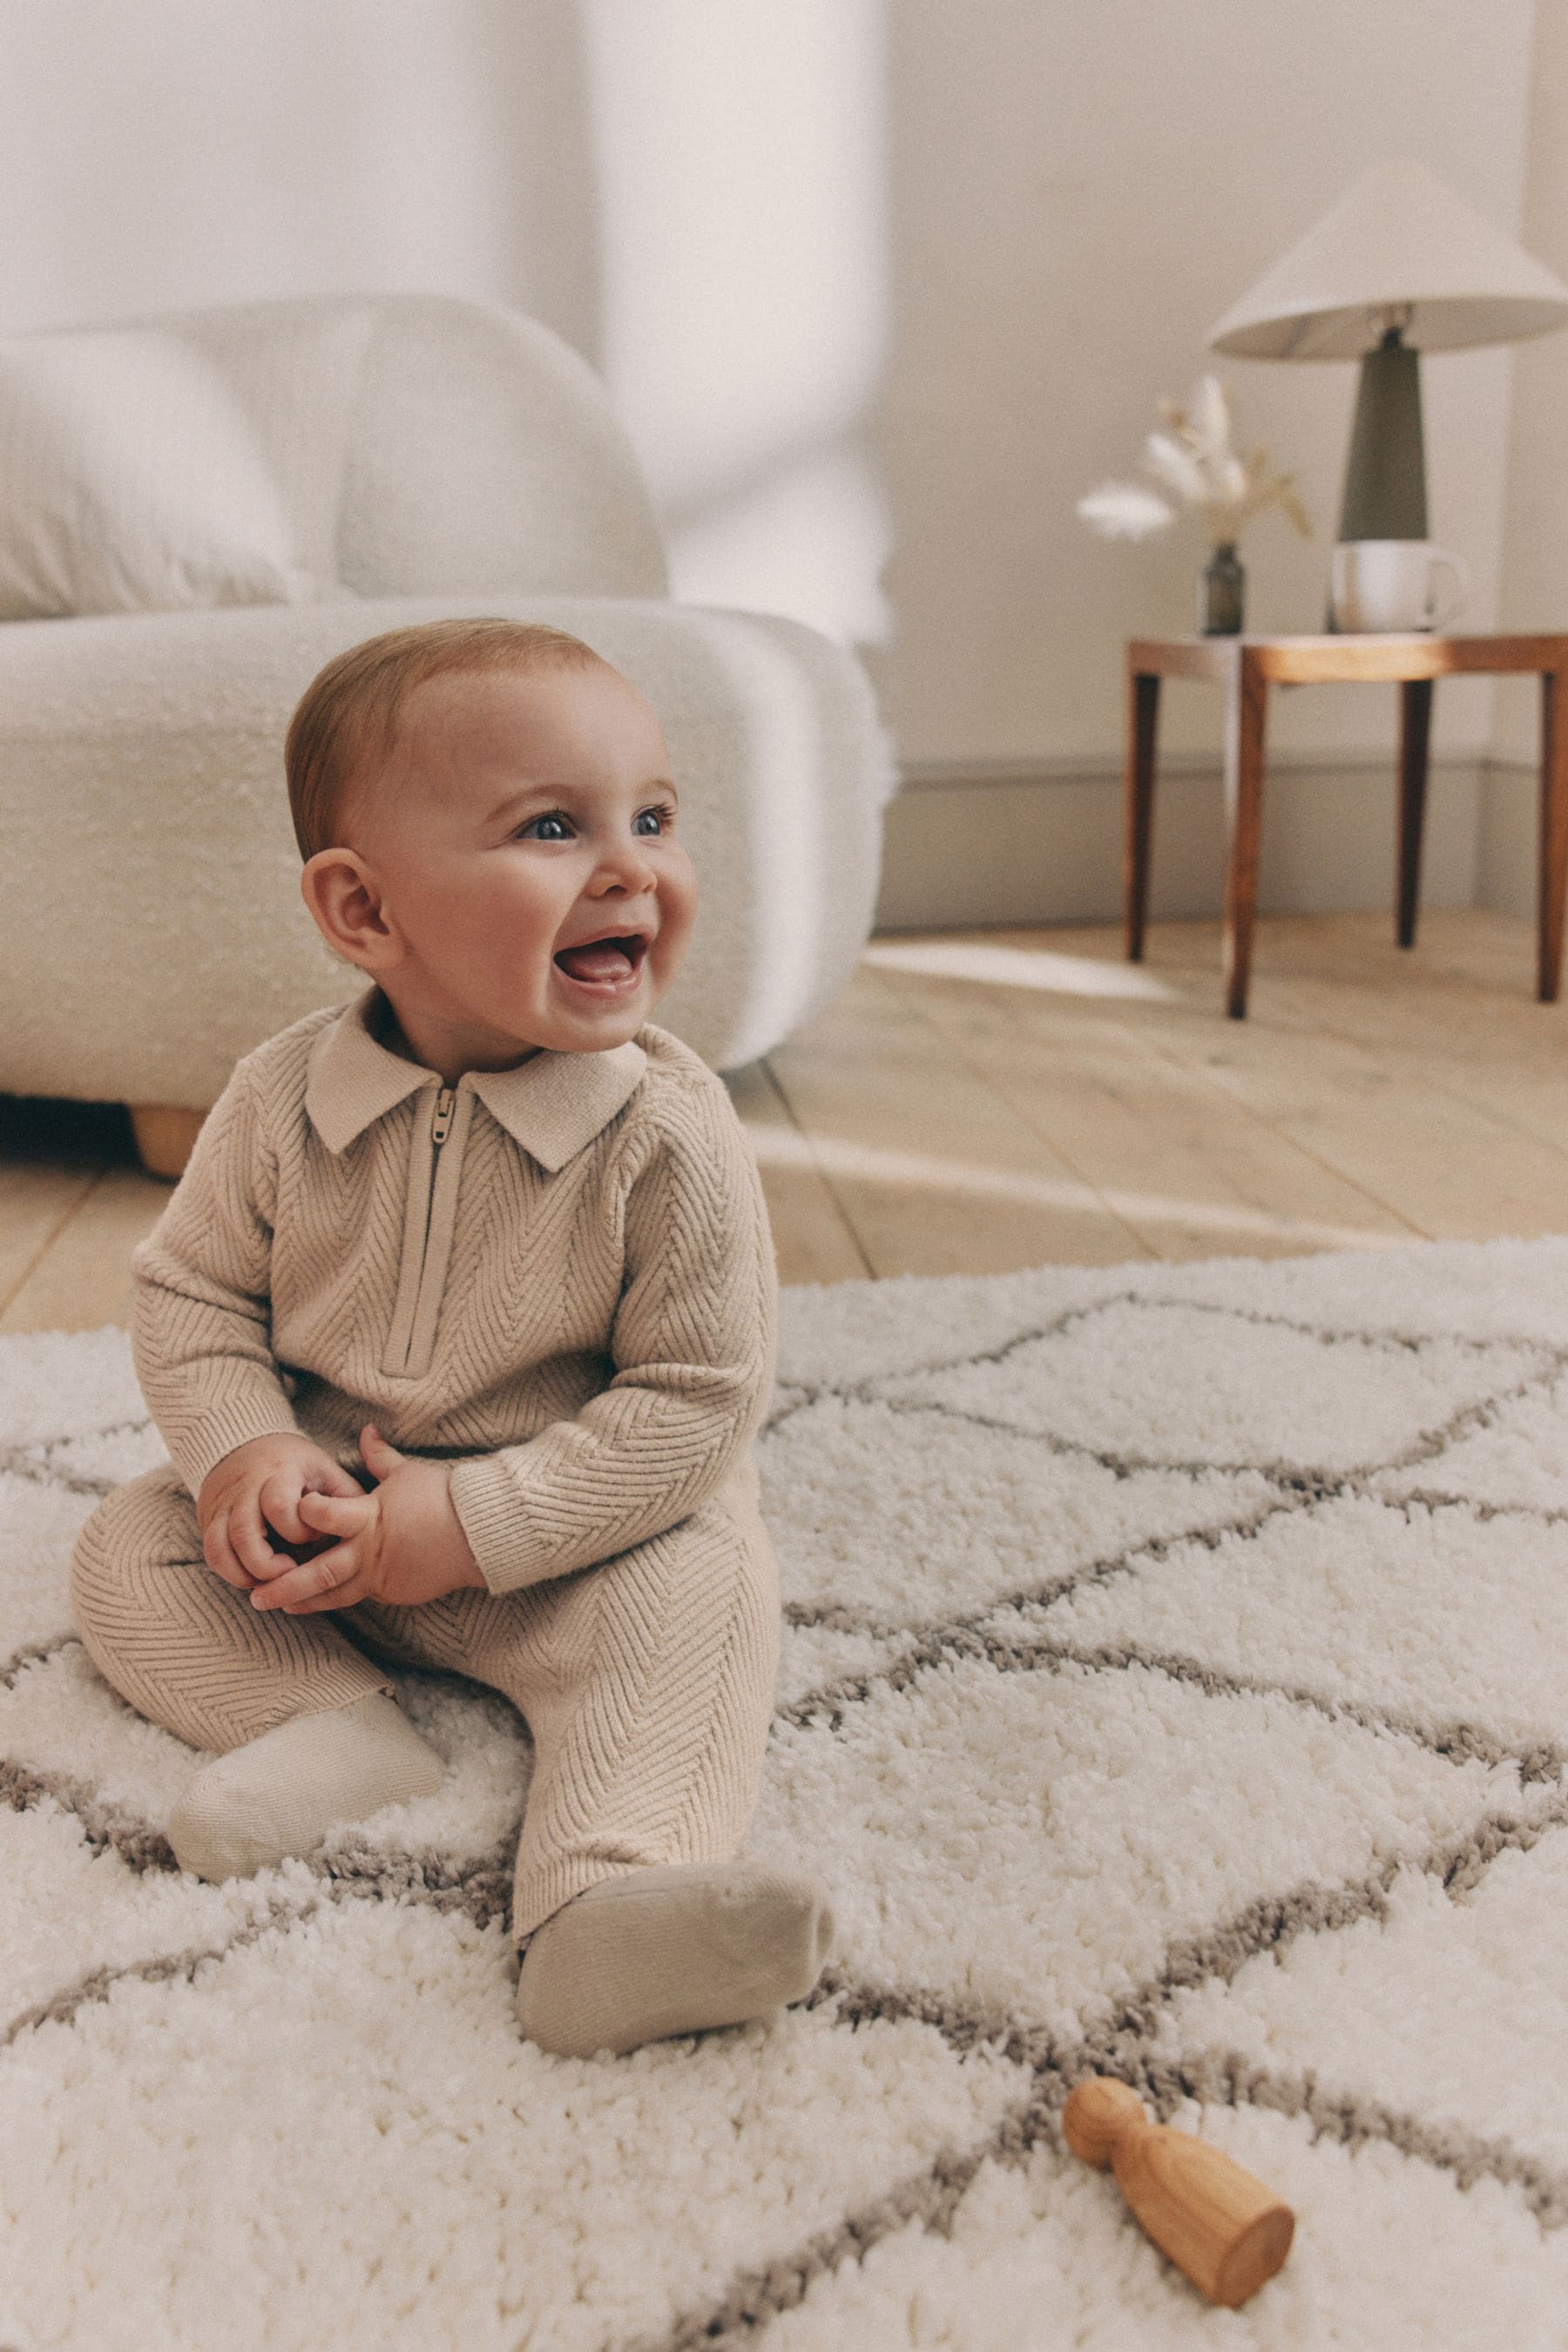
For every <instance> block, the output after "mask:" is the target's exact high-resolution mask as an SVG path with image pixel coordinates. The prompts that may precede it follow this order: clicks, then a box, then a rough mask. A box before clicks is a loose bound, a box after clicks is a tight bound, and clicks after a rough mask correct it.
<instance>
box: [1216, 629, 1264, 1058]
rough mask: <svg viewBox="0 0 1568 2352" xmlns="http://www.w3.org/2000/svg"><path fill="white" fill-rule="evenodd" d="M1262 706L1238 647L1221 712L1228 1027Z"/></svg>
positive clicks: (1244, 976) (1246, 936) (1257, 797)
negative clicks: (1227, 849) (1226, 839)
mask: <svg viewBox="0 0 1568 2352" xmlns="http://www.w3.org/2000/svg"><path fill="white" fill-rule="evenodd" d="M1267 710H1268V680H1267V679H1266V678H1265V677H1262V676H1261V675H1260V674H1259V671H1258V665H1257V662H1256V660H1255V659H1254V657H1253V656H1251V655H1250V654H1249V653H1248V652H1247V648H1246V647H1245V646H1237V650H1236V666H1235V667H1234V668H1233V669H1232V671H1231V674H1230V683H1229V686H1228V687H1227V688H1226V710H1225V810H1226V826H1227V830H1228V832H1229V835H1230V853H1229V856H1228V859H1227V861H1226V877H1225V997H1226V1003H1225V1009H1226V1012H1227V1013H1229V1015H1230V1017H1231V1019H1232V1020H1233V1021H1240V1020H1243V1019H1245V1017H1246V1014H1247V980H1248V978H1249V976H1250V974H1251V971H1252V919H1253V912H1254V909H1255V908H1256V906H1257V901H1258V845H1259V843H1260V842H1261V840H1262V835H1263V728H1264V719H1265V717H1266V715H1267Z"/></svg>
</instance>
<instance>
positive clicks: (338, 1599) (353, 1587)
mask: <svg viewBox="0 0 1568 2352" xmlns="http://www.w3.org/2000/svg"><path fill="white" fill-rule="evenodd" d="M369 1590H370V1588H369V1585H368V1584H367V1582H366V1580H365V1579H364V1578H363V1576H351V1577H350V1579H349V1580H348V1582H347V1583H346V1584H340V1585H339V1586H338V1587H337V1589H336V1591H332V1592H318V1593H317V1594H316V1595H315V1596H314V1598H313V1599H311V1600H310V1601H285V1602H284V1604H283V1613H284V1615H285V1616H286V1617H309V1616H310V1615H311V1614H312V1612H315V1611H318V1610H321V1609H352V1608H353V1604H354V1602H355V1601H363V1600H365V1599H366V1598H367V1596H368V1593H369Z"/></svg>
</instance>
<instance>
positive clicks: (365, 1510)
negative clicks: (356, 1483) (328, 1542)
mask: <svg viewBox="0 0 1568 2352" xmlns="http://www.w3.org/2000/svg"><path fill="white" fill-rule="evenodd" d="M373 1510H374V1504H372V1503H369V1502H367V1501H366V1499H365V1497H364V1496H363V1495H362V1494H361V1493H360V1492H359V1491H358V1489H357V1488H356V1489H355V1491H354V1495H353V1500H352V1501H351V1500H350V1498H349V1497H348V1496H346V1495H301V1496H300V1517H301V1518H302V1519H304V1520H305V1521H307V1523H308V1524H310V1525H311V1526H314V1527H318V1528H326V1529H327V1530H328V1531H329V1532H331V1530H332V1529H333V1528H345V1529H351V1530H352V1529H353V1528H362V1527H363V1525H364V1523H365V1521H366V1520H367V1519H368V1518H369V1517H370V1515H371V1512H372V1511H373Z"/></svg>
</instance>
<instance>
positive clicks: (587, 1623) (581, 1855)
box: [419, 1465, 832, 2055]
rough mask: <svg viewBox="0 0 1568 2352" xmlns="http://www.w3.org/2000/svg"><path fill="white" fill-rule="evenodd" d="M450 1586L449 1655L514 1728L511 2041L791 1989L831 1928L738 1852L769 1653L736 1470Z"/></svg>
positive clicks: (685, 2016)
mask: <svg viewBox="0 0 1568 2352" xmlns="http://www.w3.org/2000/svg"><path fill="white" fill-rule="evenodd" d="M451 1601H453V1602H457V1603H459V1604H461V1603H468V1604H475V1603H477V1604H478V1605H477V1607H474V1608H473V1610H472V1615H471V1621H470V1622H471V1628H472V1633H473V1636H474V1640H473V1643H472V1646H471V1647H470V1648H469V1649H468V1651H467V1653H466V1654H465V1655H464V1657H463V1660H462V1671H464V1672H465V1673H468V1674H471V1675H476V1676H478V1677H479V1679H481V1680H483V1681H485V1682H488V1683H492V1684H494V1685H496V1686H497V1687H498V1688H500V1689H501V1690H504V1691H505V1692H506V1693H507V1694H508V1696H510V1698H512V1699H513V1700H514V1702H515V1703H516V1705H517V1706H519V1707H521V1710H522V1713H523V1714H524V1716H525V1717H527V1719H528V1723H529V1727H530V1729H531V1733H532V1735H533V1742H534V1771H533V1781H532V1786H531V1790H530V1792H529V1799H528V1806H527V1811H526V1813H525V1817H524V1820H523V1825H522V1835H521V1841H520V1843H519V1847H518V1856H517V1870H516V1878H515V1885H514V1892H513V1903H512V1933H513V1936H514V1937H515V1938H516V1939H517V1940H518V1941H519V1942H521V1941H522V1939H523V1938H524V1937H531V1942H530V1944H529V1948H528V1951H527V1954H526V1957H525V1959H524V1964H523V1970H522V1975H521V1979H520V1983H519V1990H518V2014H519V2018H520V2020H521V2023H522V2027H523V2031H524V2032H526V2033H527V2034H528V2035H529V2036H530V2038H531V2040H534V2041H536V2042H540V2043H541V2044H542V2046H543V2047H544V2048H546V2049H551V2050H556V2051H561V2052H565V2053H573V2054H579V2055H586V2054H588V2053H590V2052H592V2051H594V2050H596V2049H600V2048H604V2047H609V2048H611V2049H616V2050H622V2049H630V2048H633V2047H635V2046H636V2044H637V2043H638V2042H644V2041H648V2040H652V2039H656V2038H658V2037H659V2036H661V2035H666V2034H672V2033H685V2032H694V2031H696V2030H698V2029H699V2028H700V2027H704V2026H710V2025H724V2024H731V2023H736V2022H739V2021H741V2020H742V2019H745V2018H749V2017H755V2016H760V2015H762V2014H763V2013H764V2012H766V2011H769V2010H772V2009H774V2008H776V2007H778V2006H779V2005H780V2004H781V2003H784V2002H786V2001H790V2000H801V1999H803V1998H804V1997H805V1994H806V1993H807V1992H808V1991H809V1990H810V1989H811V1987H812V1985H813V1984H814V1983H815V1982H816V1977H817V1974H818V1972H819V1970H820V1968H821V1964H822V1960H823V1958H824V1957H825V1955H826V1946H827V1942H828V1939H829V1937H830V1934H831V1926H832V1922H831V1918H830V1916H829V1914H828V1911H827V1907H826V1903H825V1902H824V1901H823V1899H822V1896H821V1893H820V1890H819V1889H818V1888H817V1886H816V1884H815V1882H814V1881H811V1880H806V1879H802V1878H800V1877H798V1876H796V1875H795V1874H784V1873H780V1872H777V1871H773V1870H771V1869H768V1868H766V1867H764V1866H763V1865H761V1864H754V1863H750V1862H744V1861H741V1860H738V1859H737V1858H736V1857H738V1856H739V1854H740V1852H741V1848H742V1843H743V1842H744V1839H745V1833H746V1830H747V1827H748V1825H749V1823H750V1822H751V1818H752V1812H753V1811H754V1810H755V1806H756V1800H757V1792H758V1788H759V1785H760V1782H761V1779H762V1769H763V1753H764V1750H765V1748H766V1745H767V1737H768V1729H769V1726H770V1723H771V1721H772V1718H773V1695H774V1678H775V1675H776V1671H777V1665H778V1650H779V1613H780V1612H779V1588H778V1568H777V1563H776V1561H775V1559H774V1558H773V1547H772V1544H771V1543H770V1541H769V1538H768V1534H767V1530H766V1528H765V1527H764V1526H763V1521H762V1518H761V1516H760V1514H759V1512H758V1510H757V1507H756V1485H755V1475H754V1472H752V1470H751V1469H750V1466H749V1465H748V1466H747V1468H746V1469H744V1470H742V1472H741V1473H740V1474H738V1475H737V1476H736V1477H735V1478H734V1479H732V1480H731V1481H730V1482H729V1483H728V1484H727V1486H725V1487H724V1488H723V1489H721V1493H720V1494H719V1495H717V1496H714V1497H712V1498H711V1499H710V1501H709V1502H708V1503H706V1504H704V1505H702V1506H701V1507H700V1508H699V1509H698V1510H696V1511H694V1512H693V1513H692V1514H691V1516H690V1517H689V1518H686V1519H683V1520H682V1521H681V1523H680V1525H679V1527H677V1528H671V1529H670V1530H669V1531H668V1534H665V1535H662V1536H658V1537H656V1538H653V1539H651V1540H650V1541H649V1542H647V1543H643V1544H638V1545H637V1546H636V1547H635V1548H634V1549H631V1550H630V1551H626V1552H623V1553H621V1554H619V1555H618V1556H617V1557H616V1559H611V1560H606V1561H604V1562H601V1563H600V1564H599V1565H598V1566H596V1567H595V1568H591V1569H584V1570H580V1571H579V1572H578V1573H577V1574H575V1575H573V1576H567V1577H558V1578H554V1579H552V1580H550V1581H549V1582H547V1583H545V1584H542V1585H534V1586H531V1587H530V1588H528V1589H527V1590H526V1591H522V1592H518V1593H513V1594H510V1595H508V1596H505V1597H504V1599H503V1600H502V1601H495V1600H493V1599H492V1600H490V1601H488V1602H487V1601H485V1599H484V1598H483V1596H480V1595H478V1594H476V1593H474V1592H471V1591H470V1592H464V1593H461V1594H454V1595H452V1596H451ZM447 1605H448V1604H446V1603H441V1604H437V1607H446V1606H447ZM419 1613H420V1615H421V1616H422V1617H423V1616H424V1615H425V1613H426V1612H423V1611H422V1612H419ZM450 1663H452V1664H458V1659H457V1658H456V1657H454V1658H453V1659H452V1660H451V1662H450ZM535 1930H538V1931H539V1932H537V1933H535V1932H534V1931H535Z"/></svg>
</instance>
